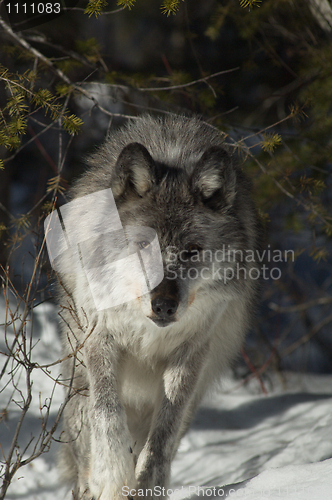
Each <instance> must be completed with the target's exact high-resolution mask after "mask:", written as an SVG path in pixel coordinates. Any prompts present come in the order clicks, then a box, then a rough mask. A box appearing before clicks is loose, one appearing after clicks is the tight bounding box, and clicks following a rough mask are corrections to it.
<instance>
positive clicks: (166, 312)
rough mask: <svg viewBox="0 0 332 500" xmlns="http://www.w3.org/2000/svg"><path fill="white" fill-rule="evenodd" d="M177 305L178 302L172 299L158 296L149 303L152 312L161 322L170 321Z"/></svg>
mask: <svg viewBox="0 0 332 500" xmlns="http://www.w3.org/2000/svg"><path fill="white" fill-rule="evenodd" d="M178 305H179V303H178V301H177V300H175V299H174V298H172V297H163V296H162V295H158V296H157V297H155V298H154V299H153V300H152V301H151V307H152V311H153V312H154V314H156V315H157V316H158V318H159V319H162V320H170V319H171V318H172V316H174V314H175V313H176V311H177V308H178Z"/></svg>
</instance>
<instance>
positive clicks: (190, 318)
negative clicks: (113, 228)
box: [57, 115, 260, 500]
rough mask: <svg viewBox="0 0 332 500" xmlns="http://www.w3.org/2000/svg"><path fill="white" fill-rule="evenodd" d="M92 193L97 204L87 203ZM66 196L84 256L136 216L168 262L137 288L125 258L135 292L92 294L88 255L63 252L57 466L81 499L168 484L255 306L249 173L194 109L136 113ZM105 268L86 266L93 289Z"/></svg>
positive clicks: (255, 229) (142, 239)
mask: <svg viewBox="0 0 332 500" xmlns="http://www.w3.org/2000/svg"><path fill="white" fill-rule="evenodd" d="M107 189H111V191H112V193H113V196H114V200H115V203H116V207H117V213H118V216H119V219H120V222H121V225H120V226H121V227H122V228H124V229H123V231H118V233H117V234H120V233H121V234H122V236H121V235H120V236H119V237H118V236H114V238H113V237H112V238H113V239H112V238H109V236H110V235H109V234H108V236H107V234H106V236H105V237H104V236H103V233H105V229H103V227H102V226H103V224H104V222H105V218H106V219H107V217H108V212H109V214H110V213H111V211H110V209H109V207H108V204H107V198H105V197H104V194H103V193H104V192H105V190H107ZM93 194H94V200H95V201H96V203H95V205H94V204H91V203H90V204H89V203H87V204H86V203H85V201H84V200H89V199H92V198H89V196H90V195H93ZM70 196H71V198H70V199H71V202H75V203H76V204H77V203H79V200H81V201H82V200H83V201H82V203H81V205H82V206H83V209H80V210H79V211H75V210H74V209H73V210H72V211H71V212H70V211H69V212H68V213H69V215H68V218H67V219H68V221H70V224H71V227H72V228H76V229H73V231H74V232H75V231H78V233H79V234H80V235H81V236H80V242H81V243H80V245H79V248H78V250H77V252H78V253H77V255H79V258H80V259H82V258H83V260H84V258H85V257H84V256H83V257H82V255H83V253H84V251H85V253H86V254H87V255H88V257H87V259H88V261H89V262H90V268H93V269H94V268H95V267H98V266H99V269H100V266H101V265H102V264H103V262H105V259H107V254H108V250H107V249H108V248H109V249H110V250H109V253H111V254H115V253H116V252H118V254H117V255H120V254H121V252H122V251H123V248H124V247H123V246H121V244H120V243H119V241H120V240H121V237H122V238H123V240H126V239H128V238H127V236H126V234H125V230H126V228H131V229H130V231H132V233H131V238H129V239H130V242H129V243H128V242H127V243H128V245H129V246H130V245H134V247H135V248H136V250H135V248H134V250H133V252H136V251H138V250H139V251H141V253H142V252H143V253H142V255H143V254H144V252H149V247H151V246H152V239H153V238H154V237H155V235H157V238H158V245H159V246H158V248H159V250H158V251H160V253H159V255H160V259H161V260H160V262H161V265H162V270H163V274H162V276H161V278H160V279H158V280H157V281H158V284H157V285H156V286H154V287H150V288H149V289H148V290H144V291H142V288H141V282H138V281H137V282H136V277H135V276H136V275H135V272H133V276H132V281H131V282H130V283H131V285H130V286H132V287H133V290H134V289H135V286H136V285H137V287H138V289H139V291H138V292H137V290H136V292H137V293H136V295H135V294H134V296H133V298H132V300H127V301H122V302H121V300H120V301H119V303H118V304H117V305H113V306H110V307H107V305H106V306H104V305H103V306H102V307H98V304H100V303H98V304H96V300H94V298H93V296H92V295H93V293H92V291H91V286H90V285H91V281H89V279H88V278H89V276H88V274H89V272H90V270H89V269H90V268H89V265H86V266H85V269H84V266H83V267H82V272H79V271H74V270H73V269H70V267H71V266H70V265H69V268H68V259H67V269H64V270H63V272H61V266H60V273H59V283H60V284H59V301H60V304H61V306H62V316H63V320H64V321H63V325H62V330H63V333H62V338H63V352H64V356H65V357H66V358H67V359H66V360H65V361H64V363H63V371H62V374H63V377H64V380H65V383H66V384H67V385H68V386H71V387H72V389H73V395H72V397H71V399H70V400H69V402H68V404H67V406H66V408H65V412H64V431H63V435H62V441H63V442H64V444H63V445H62V457H61V467H62V470H63V473H64V476H65V477H66V479H68V480H69V481H71V483H72V484H73V488H74V490H73V491H74V497H75V498H76V499H79V498H83V499H89V500H90V499H94V500H113V499H121V498H124V497H126V496H127V497H129V498H132V497H135V496H142V495H144V497H145V498H157V497H158V496H160V494H162V495H164V496H165V495H166V494H165V490H163V488H167V486H168V484H169V479H170V467H171V462H172V459H173V458H174V455H175V453H176V451H177V448H178V445H179V442H180V439H181V437H182V436H183V434H184V433H185V432H186V430H187V429H188V426H189V425H190V422H191V420H192V418H193V415H194V413H195V410H196V408H197V406H198V404H199V402H200V400H201V398H202V397H203V395H204V394H205V392H206V391H207V390H208V388H209V387H211V385H213V383H214V382H216V381H219V379H220V377H221V375H222V374H223V373H224V372H225V370H226V369H227V368H228V367H229V365H230V363H231V362H232V360H234V358H235V357H236V355H237V353H238V352H239V349H240V346H241V344H242V341H243V338H244V335H245V331H246V329H247V328H248V326H249V324H250V321H251V317H252V313H253V311H254V309H255V303H256V301H257V289H258V282H259V280H258V275H259V269H258V268H257V264H256V262H255V260H254V259H245V260H243V252H245V251H246V252H247V253H246V255H247V254H248V250H250V251H251V252H252V255H254V253H255V251H256V250H257V249H258V248H259V245H260V230H259V223H258V218H257V215H256V210H255V207H254V204H253V202H252V200H251V197H250V182H249V181H248V179H247V178H246V176H245V175H244V173H243V172H242V170H241V168H240V167H239V166H238V165H237V163H236V161H235V160H234V158H233V155H232V154H231V153H230V152H229V151H227V148H226V147H225V144H224V143H223V140H222V138H221V135H220V134H219V132H218V131H216V130H214V129H213V128H212V127H210V126H208V125H207V124H205V123H204V122H203V121H201V120H200V119H198V118H187V117H184V116H173V115H171V116H168V117H166V118H153V117H151V116H143V117H141V118H139V119H137V120H132V121H131V122H129V123H128V124H127V126H125V127H124V128H122V129H119V130H118V131H116V132H114V133H112V134H111V135H110V136H109V137H108V138H107V139H106V141H105V143H104V144H103V145H102V146H101V147H100V148H99V150H98V151H97V152H96V153H95V154H93V155H92V156H91V157H90V158H89V159H88V168H87V170H86V172H85V173H84V174H83V176H82V177H81V178H80V179H79V180H78V181H77V182H76V184H75V186H74V187H73V188H72V191H71V193H70ZM97 200H98V201H97ZM75 203H74V204H73V206H76V205H75ZM69 205H70V203H69V204H68V206H69ZM81 208H82V207H81ZM82 210H83V212H82ZM101 212H102V214H103V215H102V218H101V219H98V216H99V215H98V214H100V213H101ZM110 217H113V215H112V216H111V215H110ZM96 220H97V222H96ZM98 220H102V223H99V222H98ZM135 228H136V230H135ZM140 228H145V230H144V231H143V233H141V232H140V231H141V229H140ZM149 231H150V233H151V234H150V233H149ZM78 233H77V234H78ZM75 234H76V233H75ZM77 234H76V236H77ZM82 235H83V238H82ZM69 236H70V235H69ZM76 236H75V237H76ZM98 238H100V241H102V243H100V241H99V240H98ZM103 238H104V239H103ZM129 239H128V240H129ZM97 240H98V241H99V243H98V242H97ZM114 241H116V243H114ZM129 246H128V247H126V248H129ZM96 247H98V248H99V251H96ZM86 249H88V251H86ZM116 249H117V250H116ZM81 253H82V255H81ZM144 255H145V254H144ZM147 255H148V254H147ZM241 256H242V257H241ZM113 257H114V255H113ZM57 258H58V259H60V260H61V259H62V260H64V257H61V255H60V256H58V257H57ZM69 261H70V259H69ZM86 262H87V261H86ZM160 262H159V264H160ZM94 266H95V267H94ZM65 267H66V266H65ZM126 269H127V267H126V266H124V267H123V268H122V271H123V272H124V274H126V279H127V278H128V274H129V275H130V274H131V271H130V266H129V272H128V269H127V270H126ZM235 271H236V272H235ZM114 272H115V271H114ZM90 274H91V273H90ZM92 274H93V273H92ZM120 274H121V273H120ZM109 276H111V275H107V273H101V274H100V273H99V274H98V275H95V276H94V285H96V283H97V286H95V288H96V290H95V291H96V293H99V296H100V297H101V300H102V299H103V298H104V296H107V295H108V290H109V293H111V291H112V286H113V283H112V279H110V278H109ZM129 277H130V276H129ZM117 279H120V281H121V275H118V276H117ZM98 283H100V287H98ZM73 354H75V355H74V356H73ZM139 490H141V491H140V492H139Z"/></svg>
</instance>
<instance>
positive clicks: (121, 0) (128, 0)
mask: <svg viewBox="0 0 332 500" xmlns="http://www.w3.org/2000/svg"><path fill="white" fill-rule="evenodd" d="M135 2H136V0H118V1H117V5H119V6H121V7H122V8H123V9H125V8H127V9H129V10H130V9H132V7H134V4H135Z"/></svg>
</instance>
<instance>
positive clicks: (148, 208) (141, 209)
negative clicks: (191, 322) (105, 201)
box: [110, 142, 253, 327]
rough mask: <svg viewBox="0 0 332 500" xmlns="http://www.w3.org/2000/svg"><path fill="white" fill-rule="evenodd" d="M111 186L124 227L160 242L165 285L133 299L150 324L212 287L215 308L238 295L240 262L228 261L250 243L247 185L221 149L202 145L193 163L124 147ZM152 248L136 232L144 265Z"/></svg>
mask: <svg viewBox="0 0 332 500" xmlns="http://www.w3.org/2000/svg"><path fill="white" fill-rule="evenodd" d="M110 186H111V189H112V192H113V194H114V197H115V202H116V205H117V208H118V211H119V216H120V219H121V222H122V225H123V226H124V227H127V226H129V227H134V226H137V227H145V228H146V227H148V228H152V229H153V233H152V234H154V232H155V233H156V234H157V236H158V240H159V245H160V250H161V254H162V263H163V269H164V278H163V279H162V281H161V282H160V284H158V286H156V287H155V288H153V289H151V290H149V293H147V294H144V295H142V296H141V297H139V298H138V301H139V304H140V307H141V310H142V311H143V312H144V314H145V315H146V317H147V318H149V319H151V320H152V321H153V322H154V323H155V324H156V325H158V326H160V327H163V326H168V325H169V324H171V323H173V322H176V321H179V320H180V319H181V318H182V317H183V316H184V315H185V314H186V312H187V310H188V309H189V308H191V309H192V310H194V309H195V304H197V301H200V300H204V299H205V300H206V298H207V297H208V296H209V295H210V297H211V296H212V295H213V293H212V292H213V290H215V289H216V288H219V294H218V300H219V301H220V300H222V298H223V297H224V298H226V296H230V295H232V294H234V293H236V288H238V287H239V283H235V282H234V280H231V279H229V278H230V274H232V272H233V269H234V266H235V264H236V261H237V260H240V257H241V255H240V254H238V255H237V256H236V255H234V254H232V257H231V259H230V258H229V256H230V250H231V251H233V250H241V249H244V248H246V247H248V246H250V245H252V244H253V237H252V234H250V233H252V231H253V229H252V220H250V216H251V215H252V210H253V209H252V204H251V202H250V200H249V197H248V183H247V181H246V179H245V178H244V176H243V174H242V172H241V170H240V169H239V168H238V167H237V165H236V164H235V163H234V160H233V158H232V156H231V155H230V154H229V153H228V152H227V151H226V150H225V149H224V148H223V147H220V146H216V145H214V146H207V147H206V148H205V150H204V151H202V152H201V154H200V155H198V156H197V155H196V158H195V157H194V158H193V157H191V158H190V159H188V160H187V161H186V162H184V161H176V160H175V161H174V160H173V161H172V162H170V161H168V160H167V159H166V158H165V161H162V159H160V155H159V157H157V159H156V158H154V155H153V149H152V147H151V148H150V151H149V150H148V148H147V147H146V146H144V145H143V144H141V143H138V142H133V143H129V144H128V145H126V146H125V147H124V148H123V149H122V151H121V153H120V154H119V156H118V159H117V161H116V164H115V167H114V169H113V171H112V176H111V184H110ZM247 219H248V223H247ZM151 243H152V242H151V241H150V240H149V237H148V235H145V234H144V232H143V233H141V235H140V233H139V231H138V232H137V237H136V241H135V238H134V241H131V245H133V246H134V247H135V245H136V247H137V248H139V249H141V250H142V251H143V252H144V254H145V255H146V256H147V258H148V256H149V251H151V252H152V245H151ZM150 247H151V249H150ZM133 250H134V249H133ZM151 255H152V254H151ZM233 257H235V260H234V258H233ZM242 274H243V271H242ZM233 278H234V276H233ZM242 278H243V276H239V281H241V279H242Z"/></svg>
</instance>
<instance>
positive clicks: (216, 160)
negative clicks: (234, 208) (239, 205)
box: [191, 146, 236, 210]
mask: <svg viewBox="0 0 332 500" xmlns="http://www.w3.org/2000/svg"><path fill="white" fill-rule="evenodd" d="M191 183H192V184H191V186H192V189H193V192H194V193H195V194H197V193H198V194H199V195H200V197H201V199H202V201H203V203H204V204H205V205H206V206H208V207H209V208H211V209H213V210H218V209H221V208H225V207H227V206H228V207H229V206H231V205H232V204H233V201H234V198H235V196H236V170H235V168H234V162H233V160H232V157H231V156H230V155H229V154H228V153H227V151H225V150H224V149H222V148H220V147H218V146H212V147H211V148H209V149H208V150H207V151H205V153H204V154H203V156H202V158H201V159H200V160H199V161H198V163H197V165H196V166H195V168H194V171H193V173H192V177H191Z"/></svg>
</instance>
